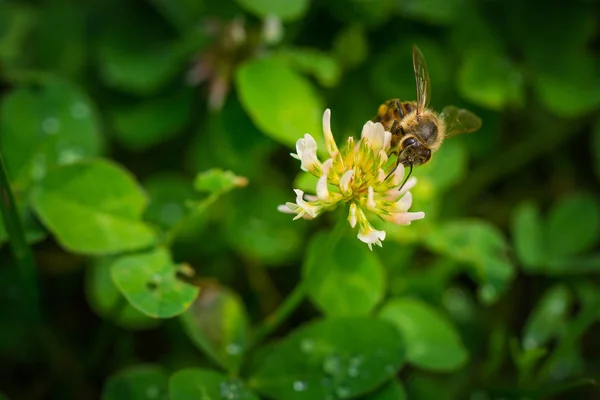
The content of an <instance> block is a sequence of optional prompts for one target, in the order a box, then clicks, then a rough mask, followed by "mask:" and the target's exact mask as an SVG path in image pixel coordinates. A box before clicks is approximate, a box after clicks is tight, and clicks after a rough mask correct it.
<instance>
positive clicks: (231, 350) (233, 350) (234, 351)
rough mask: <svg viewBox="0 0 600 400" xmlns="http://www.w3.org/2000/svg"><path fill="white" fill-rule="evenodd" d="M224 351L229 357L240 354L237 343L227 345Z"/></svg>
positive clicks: (240, 349) (240, 348)
mask: <svg viewBox="0 0 600 400" xmlns="http://www.w3.org/2000/svg"><path fill="white" fill-rule="evenodd" d="M225 351H226V352H227V354H229V355H231V356H237V355H239V354H242V346H241V345H239V344H237V343H229V344H228V345H227V346H226V347H225Z"/></svg>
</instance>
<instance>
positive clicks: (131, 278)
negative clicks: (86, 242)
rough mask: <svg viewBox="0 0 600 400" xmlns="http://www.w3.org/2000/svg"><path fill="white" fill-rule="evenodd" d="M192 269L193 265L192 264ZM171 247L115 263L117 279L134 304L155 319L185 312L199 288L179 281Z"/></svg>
mask: <svg viewBox="0 0 600 400" xmlns="http://www.w3.org/2000/svg"><path fill="white" fill-rule="evenodd" d="M188 268H189V267H188ZM177 272H178V266H177V265H175V264H174V263H173V261H172V260H171V256H170V254H169V253H168V251H167V250H165V249H162V248H157V249H155V250H152V251H150V252H147V253H140V254H134V255H129V256H122V257H119V258H118V259H117V260H116V261H115V262H114V263H113V264H112V266H111V276H112V279H113V282H114V283H115V285H116V286H117V288H118V289H119V291H120V292H121V293H122V294H123V296H125V298H126V299H127V300H128V301H129V302H130V303H131V305H132V306H134V307H135V308H137V309H138V310H140V311H141V312H143V313H144V314H146V315H149V316H151V317H155V318H170V317H174V316H176V315H179V314H181V313H183V312H184V311H185V310H187V308H188V307H189V306H190V305H191V304H192V302H193V301H194V299H195V298H196V297H197V296H198V291H199V289H198V288H197V287H195V286H192V285H190V284H188V283H185V282H183V281H181V280H179V279H178V278H177V276H176V274H177Z"/></svg>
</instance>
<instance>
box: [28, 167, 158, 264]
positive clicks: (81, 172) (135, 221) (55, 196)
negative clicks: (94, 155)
mask: <svg viewBox="0 0 600 400" xmlns="http://www.w3.org/2000/svg"><path fill="white" fill-rule="evenodd" d="M31 201H32V205H33V208H34V210H35V211H36V213H37V214H38V215H39V216H40V218H41V220H42V222H43V223H44V225H45V226H46V227H47V228H48V229H49V230H50V232H52V234H54V235H55V236H56V238H57V239H58V241H59V242H60V244H61V245H62V246H64V247H65V248H66V249H68V250H70V251H73V252H77V253H83V254H95V255H102V254H109V253H118V252H122V251H127V250H135V249H140V248H143V247H147V246H151V245H152V244H153V243H154V242H155V241H156V238H155V235H154V232H153V231H152V230H151V229H150V228H149V227H148V226H146V225H145V224H144V223H142V222H141V221H140V218H141V215H142V212H143V211H144V207H145V206H146V197H145V196H144V194H143V193H142V191H141V189H140V187H139V186H138V184H137V182H136V181H135V180H134V178H133V176H131V175H130V174H129V172H127V171H126V170H124V169H122V168H121V167H119V166H118V165H116V164H114V163H112V162H109V161H106V160H90V161H82V162H77V163H73V164H69V165H65V166H61V167H58V168H55V169H53V170H51V171H49V173H48V175H47V176H46V177H45V178H44V180H43V181H42V182H41V183H40V184H39V186H37V187H35V189H34V191H33V193H32V197H31Z"/></svg>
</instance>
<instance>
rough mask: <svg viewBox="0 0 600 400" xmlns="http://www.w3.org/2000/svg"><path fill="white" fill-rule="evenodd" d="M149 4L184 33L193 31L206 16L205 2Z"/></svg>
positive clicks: (182, 0) (160, 0) (164, 0)
mask: <svg viewBox="0 0 600 400" xmlns="http://www.w3.org/2000/svg"><path fill="white" fill-rule="evenodd" d="M149 2H150V3H151V4H153V5H154V7H155V8H156V9H157V11H158V12H159V13H160V14H161V15H162V16H163V17H164V18H165V19H166V20H168V21H169V22H170V23H171V24H172V25H173V27H175V28H177V29H179V30H180V31H182V32H189V31H191V30H193V29H194V27H195V26H196V24H197V23H198V21H199V20H201V19H202V17H204V16H206V9H205V4H204V0H149Z"/></svg>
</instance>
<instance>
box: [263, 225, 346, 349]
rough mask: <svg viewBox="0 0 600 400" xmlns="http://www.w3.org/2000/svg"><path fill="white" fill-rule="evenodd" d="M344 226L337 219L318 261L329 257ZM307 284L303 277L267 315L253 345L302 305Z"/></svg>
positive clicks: (306, 291) (307, 281) (305, 278)
mask: <svg viewBox="0 0 600 400" xmlns="http://www.w3.org/2000/svg"><path fill="white" fill-rule="evenodd" d="M346 225H347V222H346V220H345V219H344V218H339V219H338V222H337V224H336V226H335V228H334V229H333V231H332V232H331V235H330V236H329V240H327V244H326V245H325V247H324V251H323V253H322V254H321V257H319V259H325V257H326V256H328V255H329V254H328V253H329V252H330V251H332V250H333V248H334V247H335V246H336V245H337V243H338V242H339V241H340V239H341V238H342V236H343V233H344V230H345V228H346ZM308 283H309V279H308V278H307V277H304V278H303V279H302V280H301V281H300V283H299V284H298V285H297V286H296V287H295V288H294V290H292V292H291V293H290V294H289V295H288V296H287V297H286V298H285V300H284V301H283V303H281V305H280V306H279V307H278V308H277V309H276V310H275V311H274V312H273V314H271V315H269V316H268V317H267V318H266V319H265V321H264V322H263V323H262V325H260V326H259V327H258V328H257V329H256V332H255V334H254V340H253V343H254V344H258V343H260V342H262V341H263V340H264V339H265V338H266V337H267V336H269V335H270V334H271V333H273V331H275V330H276V329H277V328H278V327H279V326H281V324H282V323H283V322H284V321H285V320H287V319H288V317H289V316H290V315H291V314H292V313H293V312H294V311H295V310H296V309H297V308H298V307H299V306H300V304H302V302H303V301H304V299H305V298H306V295H307V293H308Z"/></svg>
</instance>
